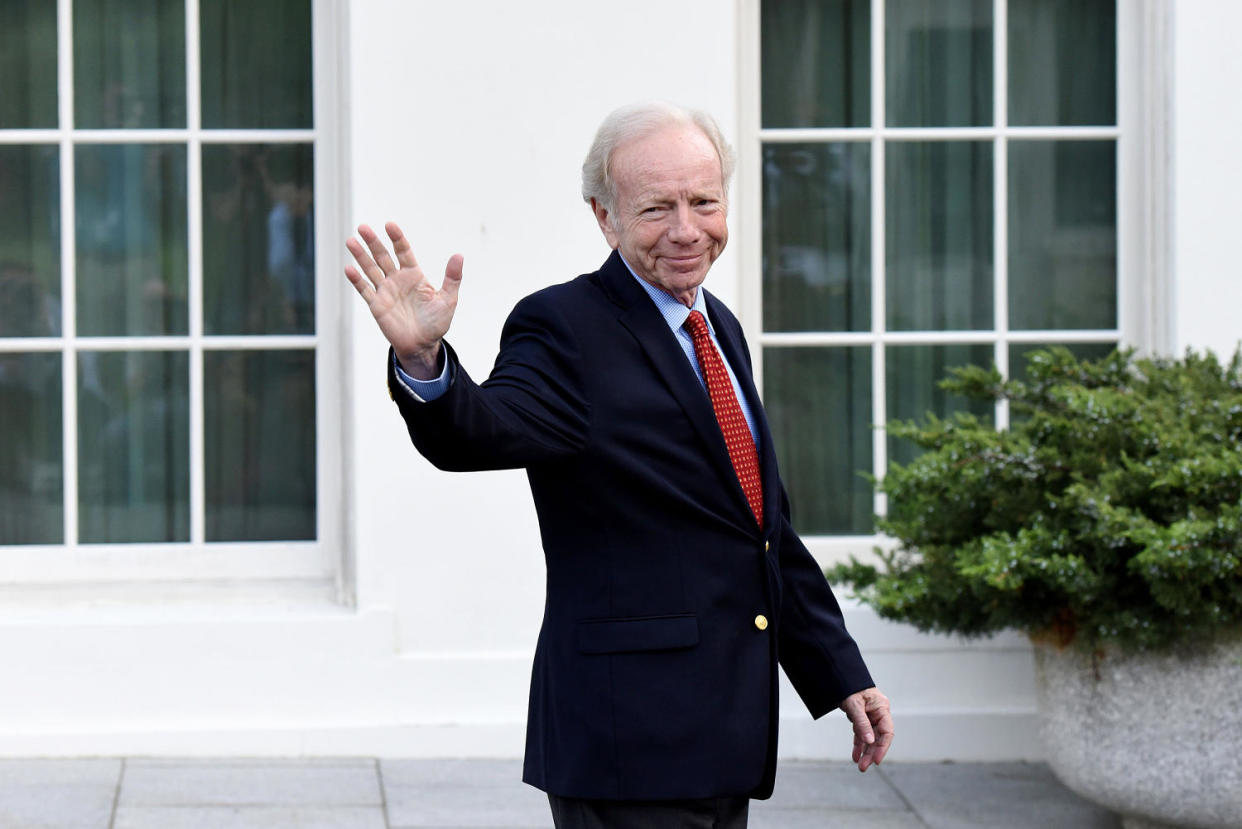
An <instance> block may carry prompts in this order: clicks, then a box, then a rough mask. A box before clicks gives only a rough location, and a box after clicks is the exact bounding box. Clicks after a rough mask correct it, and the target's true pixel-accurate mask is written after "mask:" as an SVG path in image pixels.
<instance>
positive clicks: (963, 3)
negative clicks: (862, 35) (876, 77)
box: [884, 0, 992, 127]
mask: <svg viewBox="0 0 1242 829" xmlns="http://www.w3.org/2000/svg"><path fill="white" fill-rule="evenodd" d="M884 50H885V51H884V71H885V96H886V97H885V104H886V106H885V119H886V122H887V124H888V125H889V126H890V127H969V126H975V127H978V126H990V125H991V124H992V0H936V2H934V3H929V2H927V0H888V2H887V4H886V6H885V20H884Z"/></svg>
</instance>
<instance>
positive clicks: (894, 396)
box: [884, 345, 993, 464]
mask: <svg viewBox="0 0 1242 829" xmlns="http://www.w3.org/2000/svg"><path fill="white" fill-rule="evenodd" d="M965 365H975V366H982V367H984V368H989V367H991V366H992V365H993V360H992V346H990V345H901V346H889V347H888V349H887V350H886V351H885V362H884V374H885V395H886V397H887V398H888V419H889V420H916V421H917V420H922V419H923V418H924V417H925V416H926V415H927V413H928V412H931V413H932V414H934V415H936V416H937V417H948V416H949V415H951V414H953V413H954V412H971V413H973V414H976V415H978V416H980V417H989V418H990V417H991V416H992V414H993V406H992V404H990V403H988V402H987V401H978V400H967V399H965V398H963V397H958V396H955V395H953V394H950V393H949V392H947V391H945V390H944V389H941V388H940V387H939V384H940V381H941V380H943V379H945V378H946V377H948V376H949V369H950V368H955V367H957V366H965ZM919 454H920V451H919V449H918V447H916V446H915V445H914V444H912V443H910V442H909V441H905V440H899V439H897V438H892V437H890V438H889V439H888V459H889V462H890V463H901V464H907V463H909V462H910V461H912V460H914V459H915V458H916V457H917V456H918V455H919Z"/></svg>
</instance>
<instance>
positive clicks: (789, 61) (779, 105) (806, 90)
mask: <svg viewBox="0 0 1242 829" xmlns="http://www.w3.org/2000/svg"><path fill="white" fill-rule="evenodd" d="M760 14H761V15H762V20H761V22H760V32H761V35H760V36H761V38H762V46H761V50H762V61H763V66H762V67H761V70H760V72H761V76H762V84H763V89H762V100H763V126H765V127H865V126H868V125H870V123H871V0H764V2H763V6H762V10H761V12H760Z"/></svg>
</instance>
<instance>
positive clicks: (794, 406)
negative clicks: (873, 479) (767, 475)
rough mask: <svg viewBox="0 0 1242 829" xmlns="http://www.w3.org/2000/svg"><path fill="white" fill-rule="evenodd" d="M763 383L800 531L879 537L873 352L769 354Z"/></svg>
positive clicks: (786, 351)
mask: <svg viewBox="0 0 1242 829" xmlns="http://www.w3.org/2000/svg"><path fill="white" fill-rule="evenodd" d="M763 377H764V381H763V382H764V400H765V401H766V402H765V405H766V409H767V415H768V422H769V423H770V425H771V427H772V435H773V439H774V440H775V441H776V451H777V458H778V462H779V463H780V467H781V477H782V478H783V479H784V481H785V486H786V488H787V489H788V490H789V499H790V501H791V503H792V506H793V520H794V527H795V528H796V529H797V530H798V532H801V533H806V534H810V535H826V534H829V533H870V532H872V529H873V525H872V516H873V509H872V497H871V487H870V485H869V484H868V483H867V481H866V480H865V479H864V478H863V477H862V476H861V474H860V473H870V472H871V457H872V454H871V423H872V414H871V349H870V348H869V347H861V348H860V347H845V348H765V349H764V351H763Z"/></svg>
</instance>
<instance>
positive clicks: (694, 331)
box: [685, 311, 708, 337]
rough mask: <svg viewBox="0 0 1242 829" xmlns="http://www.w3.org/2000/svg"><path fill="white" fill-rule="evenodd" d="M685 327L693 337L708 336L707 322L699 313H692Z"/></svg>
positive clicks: (687, 318)
mask: <svg viewBox="0 0 1242 829" xmlns="http://www.w3.org/2000/svg"><path fill="white" fill-rule="evenodd" d="M685 327H686V328H687V329H688V330H689V331H690V336H691V337H704V336H707V333H708V332H707V320H705V319H703V315H702V314H701V313H700V312H698V311H691V312H690V316H688V317H686V324H685Z"/></svg>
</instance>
